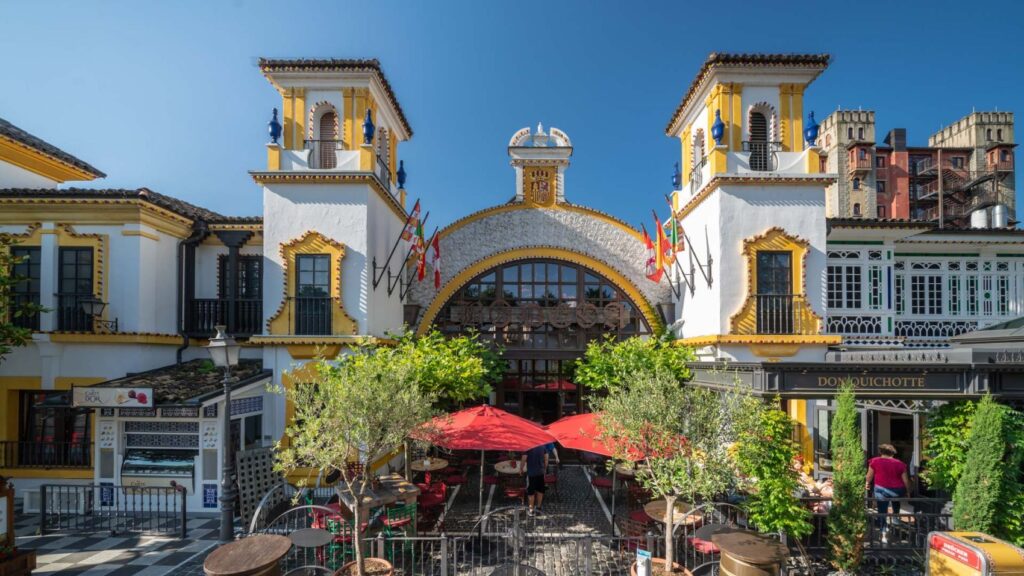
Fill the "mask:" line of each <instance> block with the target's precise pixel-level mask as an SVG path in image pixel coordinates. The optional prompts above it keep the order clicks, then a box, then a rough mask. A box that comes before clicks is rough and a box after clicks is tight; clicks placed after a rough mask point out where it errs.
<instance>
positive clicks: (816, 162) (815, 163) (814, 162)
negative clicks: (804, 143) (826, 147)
mask: <svg viewBox="0 0 1024 576" xmlns="http://www.w3.org/2000/svg"><path fill="white" fill-rule="evenodd" d="M805 158H806V160H807V166H806V168H807V173H808V174H821V148H817V147H812V148H808V149H807V156H806V157H805Z"/></svg>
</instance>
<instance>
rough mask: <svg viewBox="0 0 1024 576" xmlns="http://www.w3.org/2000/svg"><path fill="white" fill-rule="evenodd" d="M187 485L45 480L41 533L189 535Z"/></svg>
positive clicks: (42, 490)
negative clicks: (90, 483) (95, 484)
mask: <svg viewBox="0 0 1024 576" xmlns="http://www.w3.org/2000/svg"><path fill="white" fill-rule="evenodd" d="M186 495H187V494H186V491H185V488H183V487H180V486H178V487H170V486H168V487H152V486H147V487H141V486H114V485H99V486H88V485H84V486H83V485H71V484H43V485H42V486H41V487H40V489H39V496H40V508H39V511H40V513H39V533H40V534H41V535H42V534H49V533H54V532H64V533H90V532H109V533H110V534H126V533H138V534H163V535H167V536H176V537H178V538H185V537H186V535H187V531H188V519H187V514H186V509H185V500H186Z"/></svg>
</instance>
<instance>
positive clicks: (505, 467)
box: [494, 460, 524, 476]
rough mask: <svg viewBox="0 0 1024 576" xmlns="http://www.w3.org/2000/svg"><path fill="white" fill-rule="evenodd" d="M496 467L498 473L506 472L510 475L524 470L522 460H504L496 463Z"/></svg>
mask: <svg viewBox="0 0 1024 576" xmlns="http://www.w3.org/2000/svg"><path fill="white" fill-rule="evenodd" d="M494 469H495V470H496V471H497V472H498V474H505V475H508V476H511V475H513V474H519V473H520V472H523V471H524V470H523V463H522V461H521V460H502V461H501V462H498V463H497V464H495V465H494Z"/></svg>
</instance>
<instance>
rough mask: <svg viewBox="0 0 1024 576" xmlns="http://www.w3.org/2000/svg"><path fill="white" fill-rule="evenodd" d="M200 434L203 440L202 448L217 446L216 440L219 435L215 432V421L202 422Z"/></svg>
mask: <svg viewBox="0 0 1024 576" xmlns="http://www.w3.org/2000/svg"><path fill="white" fill-rule="evenodd" d="M201 436H202V438H203V441H202V444H203V448H210V449H214V448H217V441H218V439H219V438H220V435H219V433H218V432H217V423H216V422H204V423H203V432H202V434H201Z"/></svg>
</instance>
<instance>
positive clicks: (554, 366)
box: [432, 257, 651, 423]
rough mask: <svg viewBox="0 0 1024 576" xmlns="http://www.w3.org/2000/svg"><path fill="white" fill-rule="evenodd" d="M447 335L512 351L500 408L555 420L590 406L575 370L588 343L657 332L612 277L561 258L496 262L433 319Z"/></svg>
mask: <svg viewBox="0 0 1024 576" xmlns="http://www.w3.org/2000/svg"><path fill="white" fill-rule="evenodd" d="M432 322H433V326H435V327H436V328H437V329H438V330H440V331H441V332H442V333H446V334H457V333H461V332H464V331H468V330H476V331H478V332H479V333H480V334H481V335H483V337H484V338H487V339H489V340H491V341H493V342H494V343H495V344H497V345H499V346H501V347H502V348H503V349H504V357H505V359H506V360H507V361H508V370H507V372H506V376H505V379H504V381H503V382H502V383H501V384H499V385H498V387H497V389H496V390H495V392H496V404H497V405H498V406H499V407H501V408H503V409H505V410H508V411H510V412H513V413H516V414H520V415H522V416H524V417H527V418H535V419H539V420H541V421H542V422H544V423H549V422H552V421H554V420H556V419H558V418H560V417H562V416H564V415H566V414H572V413H576V412H578V411H580V410H581V409H583V406H582V405H581V402H580V398H581V396H580V393H581V392H582V391H581V390H580V389H579V387H578V386H577V385H576V384H575V383H574V382H573V367H574V364H575V361H576V359H577V358H579V357H580V356H582V355H583V352H584V351H585V350H586V347H587V343H588V342H590V341H591V340H593V339H595V338H601V337H604V336H605V335H606V334H611V335H613V336H615V337H617V338H628V337H630V336H634V335H649V334H650V333H651V326H650V324H649V322H648V319H647V318H645V316H644V313H643V312H642V311H641V308H639V307H638V305H637V302H635V301H634V299H633V298H631V297H630V295H629V294H627V293H626V291H625V290H623V289H622V288H620V287H619V285H617V283H616V282H614V281H612V280H611V279H609V278H608V276H606V275H604V274H602V273H600V272H598V271H596V270H594V269H593V268H591V267H588V266H586V265H584V264H580V263H576V262H571V261H568V260H563V259H559V258H554V257H537V258H526V259H519V260H515V261H511V262H504V263H500V264H496V265H494V266H492V267H490V268H487V269H486V270H484V271H482V272H480V273H478V274H476V275H475V276H474V277H472V278H471V279H469V280H468V281H467V282H465V283H464V284H462V285H461V286H459V287H458V289H457V290H455V291H454V292H453V293H452V294H451V295H450V296H449V297H448V299H447V300H446V301H445V303H444V304H443V306H442V307H441V308H440V309H439V311H438V313H437V314H436V316H434V317H433V318H432Z"/></svg>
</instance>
